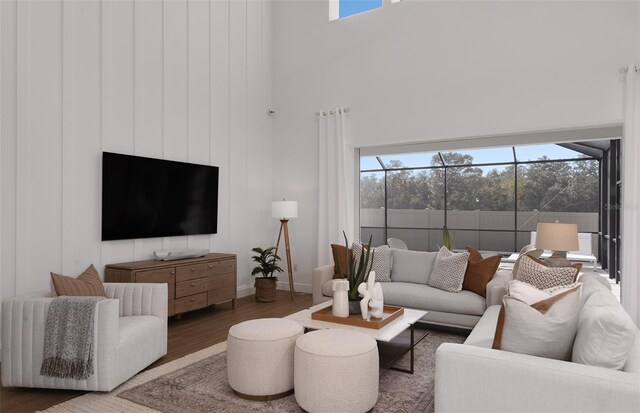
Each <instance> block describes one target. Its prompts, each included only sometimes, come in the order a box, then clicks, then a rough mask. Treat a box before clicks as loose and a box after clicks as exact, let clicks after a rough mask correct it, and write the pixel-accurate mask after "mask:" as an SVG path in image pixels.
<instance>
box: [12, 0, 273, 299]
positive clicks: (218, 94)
mask: <svg viewBox="0 0 640 413" xmlns="http://www.w3.org/2000/svg"><path fill="white" fill-rule="evenodd" d="M270 13H271V6H270V4H269V3H268V2H267V0H265V1H259V0H255V1H252V0H211V1H208V0H164V1H162V0H156V1H150V0H116V1H109V0H102V1H101V0H82V1H80V0H59V1H37V0H32V1H18V2H16V1H15V0H3V1H1V2H0V42H1V44H0V115H1V116H0V132H1V145H0V171H1V173H0V185H1V186H0V189H1V191H0V193H1V196H2V200H1V203H0V217H1V219H0V229H1V231H0V232H1V238H0V241H1V243H0V246H1V248H0V256H1V257H2V261H1V267H0V269H1V278H0V280H1V295H2V297H8V296H13V295H16V294H21V293H28V292H32V291H35V290H40V289H45V288H48V285H49V272H51V271H55V272H61V273H63V274H76V273H78V272H80V271H82V270H83V269H84V268H85V267H86V266H87V265H89V264H90V263H93V264H94V265H96V267H98V268H100V269H102V268H103V267H104V265H105V264H108V263H114V262H122V261H129V260H138V259H145V258H149V257H151V255H152V252H153V251H154V250H157V249H168V248H186V247H193V248H210V249H211V250H212V251H220V252H233V253H237V254H238V264H239V265H238V286H239V288H244V287H248V286H249V285H250V282H251V279H250V277H249V275H248V274H249V273H248V266H249V260H248V252H249V250H250V248H251V247H253V246H255V245H266V243H270V242H273V241H272V238H273V237H274V235H273V234H274V233H275V227H274V225H275V224H274V223H273V220H272V219H271V218H270V214H269V210H268V209H269V201H271V197H272V193H271V190H272V178H271V177H272V160H271V158H272V157H271V152H272V147H273V142H272V126H271V124H270V122H271V119H270V118H268V117H267V116H266V109H267V108H268V107H270V106H271V104H270V103H271V90H272V89H271V85H270V79H271V77H272V76H271V73H272V72H271V63H270V56H271V52H270V50H271V45H270V42H271V36H270V33H271V30H270V27H269V24H270V23H269V22H270V21H271V18H270ZM103 150H104V151H114V152H121V153H128V154H135V155H142V156H150V157H157V158H165V159H172V160H180V161H188V162H195V163H202V164H211V165H217V166H219V167H220V189H219V217H218V234H216V235H211V236H190V237H171V238H157V239H144V240H135V241H116V242H101V241H100V213H101V212H100V209H101V189H100V182H101V153H102V151H103ZM230 205H233V207H232V208H231V207H230Z"/></svg>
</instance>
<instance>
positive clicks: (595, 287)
mask: <svg viewBox="0 0 640 413" xmlns="http://www.w3.org/2000/svg"><path fill="white" fill-rule="evenodd" d="M578 281H580V282H581V283H582V297H581V298H580V306H581V307H582V306H584V303H586V302H587V300H588V299H589V297H591V294H593V293H594V292H596V291H603V292H609V293H610V292H611V285H609V283H608V282H607V280H605V279H604V277H602V276H600V275H599V274H596V273H592V272H586V273H583V274H581V275H580V277H579V278H578Z"/></svg>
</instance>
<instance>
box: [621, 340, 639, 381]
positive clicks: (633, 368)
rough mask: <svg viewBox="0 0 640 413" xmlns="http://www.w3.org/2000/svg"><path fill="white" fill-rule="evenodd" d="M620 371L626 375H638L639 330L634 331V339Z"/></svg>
mask: <svg viewBox="0 0 640 413" xmlns="http://www.w3.org/2000/svg"><path fill="white" fill-rule="evenodd" d="M622 371H626V372H627V373H640V330H637V331H636V339H635V341H634V342H633V345H632V346H631V351H629V358H628V359H627V364H625V365H624V368H623V369H622Z"/></svg>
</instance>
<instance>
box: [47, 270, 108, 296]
mask: <svg viewBox="0 0 640 413" xmlns="http://www.w3.org/2000/svg"><path fill="white" fill-rule="evenodd" d="M51 282H52V283H53V289H54V291H55V293H56V295H76V296H79V295H81V296H100V297H105V296H106V293H105V291H104V286H103V285H102V281H101V280H100V275H98V271H96V269H95V268H94V266H93V265H90V266H89V267H88V268H87V269H86V270H84V271H83V272H82V274H80V275H78V276H77V277H76V278H73V277H67V276H64V275H60V274H55V273H51Z"/></svg>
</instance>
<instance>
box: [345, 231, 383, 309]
mask: <svg viewBox="0 0 640 413" xmlns="http://www.w3.org/2000/svg"><path fill="white" fill-rule="evenodd" d="M342 234H343V235H344V243H345V247H346V249H347V263H346V265H347V268H346V271H344V272H343V270H342V268H341V266H340V260H336V265H337V266H338V274H345V277H344V278H346V279H347V280H348V281H349V294H348V295H349V314H360V301H361V300H362V297H360V293H359V292H358V287H359V286H360V284H362V283H366V282H367V280H368V279H369V273H370V272H371V267H372V266H373V256H374V254H375V251H372V249H373V248H370V247H368V248H364V247H363V248H362V249H361V252H360V259H359V260H358V265H356V260H355V259H353V258H352V257H351V254H350V253H349V241H348V240H347V234H345V233H344V231H343V232H342ZM372 239H373V236H370V237H369V243H368V244H366V245H368V246H371V240H372Z"/></svg>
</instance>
